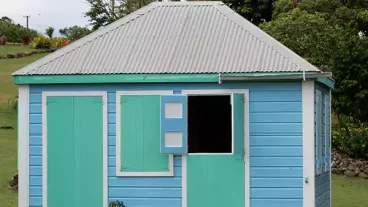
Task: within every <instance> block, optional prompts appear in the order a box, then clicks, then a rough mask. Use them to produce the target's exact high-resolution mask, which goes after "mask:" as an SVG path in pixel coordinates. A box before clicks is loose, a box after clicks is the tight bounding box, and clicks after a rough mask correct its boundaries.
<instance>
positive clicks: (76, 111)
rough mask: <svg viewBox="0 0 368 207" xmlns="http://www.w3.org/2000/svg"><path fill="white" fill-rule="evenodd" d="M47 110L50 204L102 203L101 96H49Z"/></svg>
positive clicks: (65, 206) (93, 205) (97, 205)
mask: <svg viewBox="0 0 368 207" xmlns="http://www.w3.org/2000/svg"><path fill="white" fill-rule="evenodd" d="M44 113H45V112H44ZM46 113H47V122H46V124H47V127H46V129H47V136H46V141H47V170H46V173H47V179H46V188H47V191H46V192H47V195H44V196H46V198H47V201H46V203H47V207H81V206H88V207H103V206H104V205H103V180H104V178H103V157H104V156H103V137H104V136H103V104H102V96H73V97H72V96H49V97H47V112H46ZM44 124H45V123H44ZM44 172H45V171H44Z"/></svg>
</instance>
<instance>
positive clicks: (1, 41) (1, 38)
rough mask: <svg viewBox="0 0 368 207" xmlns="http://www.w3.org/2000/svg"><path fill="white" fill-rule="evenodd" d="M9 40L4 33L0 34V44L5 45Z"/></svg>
mask: <svg viewBox="0 0 368 207" xmlns="http://www.w3.org/2000/svg"><path fill="white" fill-rule="evenodd" d="M6 42H7V39H6V36H5V35H2V36H0V46H2V45H5V44H6Z"/></svg>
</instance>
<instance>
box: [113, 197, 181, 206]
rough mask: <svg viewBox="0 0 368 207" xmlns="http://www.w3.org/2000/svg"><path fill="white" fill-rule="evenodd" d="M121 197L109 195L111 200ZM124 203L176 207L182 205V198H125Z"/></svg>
mask: <svg viewBox="0 0 368 207" xmlns="http://www.w3.org/2000/svg"><path fill="white" fill-rule="evenodd" d="M119 199H121V197H116V198H115V197H109V202H110V201H115V200H119ZM124 203H125V204H127V206H128V207H131V206H132V207H147V206H160V207H174V206H181V199H180V198H125V199H124Z"/></svg>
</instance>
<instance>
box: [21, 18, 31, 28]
mask: <svg viewBox="0 0 368 207" xmlns="http://www.w3.org/2000/svg"><path fill="white" fill-rule="evenodd" d="M23 17H24V18H26V19H27V29H28V18H29V17H31V16H30V15H25V16H23Z"/></svg>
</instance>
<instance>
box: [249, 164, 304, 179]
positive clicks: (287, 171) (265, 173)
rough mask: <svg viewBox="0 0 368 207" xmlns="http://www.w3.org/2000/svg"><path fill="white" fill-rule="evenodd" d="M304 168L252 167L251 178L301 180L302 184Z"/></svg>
mask: <svg viewBox="0 0 368 207" xmlns="http://www.w3.org/2000/svg"><path fill="white" fill-rule="evenodd" d="M302 175H303V168H302V167H251V168H250V177H251V178H299V179H300V182H302V177H303V176H302Z"/></svg>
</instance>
